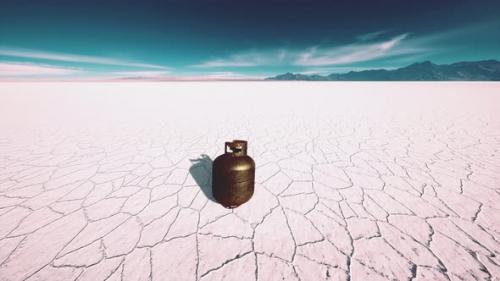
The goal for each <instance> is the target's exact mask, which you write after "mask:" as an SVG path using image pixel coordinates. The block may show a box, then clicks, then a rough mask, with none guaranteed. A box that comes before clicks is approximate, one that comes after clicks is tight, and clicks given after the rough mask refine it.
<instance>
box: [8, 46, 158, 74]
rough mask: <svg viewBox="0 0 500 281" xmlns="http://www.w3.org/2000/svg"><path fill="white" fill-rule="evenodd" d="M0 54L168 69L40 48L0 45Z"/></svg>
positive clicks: (15, 56) (82, 62) (154, 65)
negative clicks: (18, 47)
mask: <svg viewBox="0 0 500 281" xmlns="http://www.w3.org/2000/svg"><path fill="white" fill-rule="evenodd" d="M0 56H7V57H14V58H27V59H39V60H49V61H63V62H73V63H81V64H99V65H115V66H127V67H138V68H149V69H168V68H167V67H165V66H162V65H156V64H148V63H140V62H133V61H127V60H121V59H116V58H110V57H100V56H86V55H78V54H68V53H55V52H46V51H41V50H30V49H16V48H7V47H0Z"/></svg>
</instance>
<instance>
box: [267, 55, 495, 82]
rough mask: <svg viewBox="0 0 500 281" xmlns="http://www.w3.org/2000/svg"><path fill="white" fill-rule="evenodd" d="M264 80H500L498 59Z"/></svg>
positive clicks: (297, 75)
mask: <svg viewBox="0 0 500 281" xmlns="http://www.w3.org/2000/svg"><path fill="white" fill-rule="evenodd" d="M266 80H279V81H290V80H300V81H500V61H497V60H483V61H466V62H457V63H452V64H434V63H432V62H430V61H424V62H418V63H414V64H411V65H408V66H406V67H401V68H397V69H393V70H386V69H373V70H363V71H350V72H348V73H332V74H329V75H317V74H312V75H307V74H299V73H297V74H294V73H290V72H288V73H285V74H281V75H278V76H275V77H269V78H266Z"/></svg>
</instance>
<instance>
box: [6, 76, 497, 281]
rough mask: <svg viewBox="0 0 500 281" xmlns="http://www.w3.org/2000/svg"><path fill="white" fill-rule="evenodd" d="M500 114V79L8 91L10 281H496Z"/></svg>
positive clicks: (23, 87)
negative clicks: (221, 190)
mask: <svg viewBox="0 0 500 281" xmlns="http://www.w3.org/2000/svg"><path fill="white" fill-rule="evenodd" d="M499 116H500V84H497V83H279V82H275V83H263V82H261V83H255V82H254V83H247V82H239V83H161V84H154V83H152V84H150V83H122V84H119V83H116V84H115V83H102V84H92V83H83V84H78V83H59V84H57V83H33V84H15V83H6V84H1V85H0V132H1V134H0V280H257V279H258V280H499V276H500V266H499V264H500V258H499V257H500V207H499V202H500V152H499V149H500V118H499ZM235 138H241V139H247V140H248V141H249V154H250V155H251V156H252V157H253V158H254V159H255V162H256V164H257V170H256V180H257V183H256V190H255V195H254V197H253V198H252V199H251V201H249V202H248V203H247V204H245V205H243V206H241V207H239V208H237V209H233V210H228V209H224V208H223V207H221V206H220V205H218V204H217V203H215V202H214V201H213V200H212V199H211V198H209V195H210V193H209V187H210V177H209V176H210V160H213V159H214V158H215V157H216V156H217V155H219V154H221V153H222V152H223V144H224V142H225V141H229V140H232V139H235ZM203 155H206V156H203Z"/></svg>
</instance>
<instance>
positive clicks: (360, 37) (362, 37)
mask: <svg viewBox="0 0 500 281" xmlns="http://www.w3.org/2000/svg"><path fill="white" fill-rule="evenodd" d="M387 32H388V31H387V30H379V31H374V32H370V33H365V34H361V35H358V36H356V39H358V40H359V41H370V40H373V39H376V38H378V37H380V36H381V35H382V34H386V33H387Z"/></svg>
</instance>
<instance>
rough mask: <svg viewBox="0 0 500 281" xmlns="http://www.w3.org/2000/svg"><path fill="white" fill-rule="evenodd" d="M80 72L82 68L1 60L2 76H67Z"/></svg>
mask: <svg viewBox="0 0 500 281" xmlns="http://www.w3.org/2000/svg"><path fill="white" fill-rule="evenodd" d="M78 73H80V70H78V69H74V68H65V67H58V66H51V65H41V64H31V63H10V62H0V76H2V77H26V76H65V75H71V74H78Z"/></svg>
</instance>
